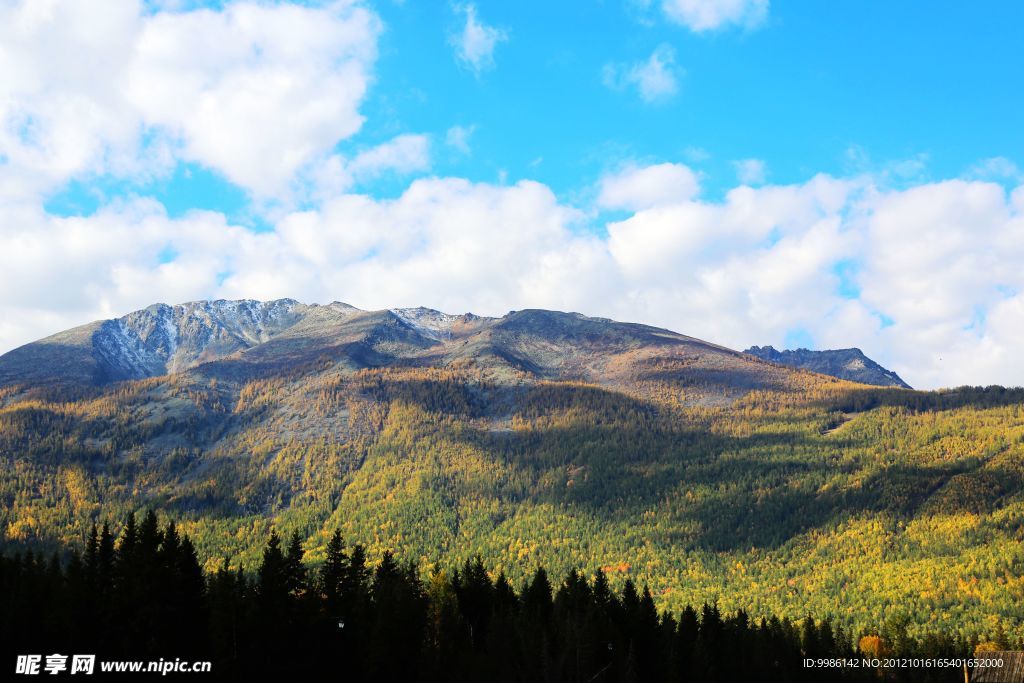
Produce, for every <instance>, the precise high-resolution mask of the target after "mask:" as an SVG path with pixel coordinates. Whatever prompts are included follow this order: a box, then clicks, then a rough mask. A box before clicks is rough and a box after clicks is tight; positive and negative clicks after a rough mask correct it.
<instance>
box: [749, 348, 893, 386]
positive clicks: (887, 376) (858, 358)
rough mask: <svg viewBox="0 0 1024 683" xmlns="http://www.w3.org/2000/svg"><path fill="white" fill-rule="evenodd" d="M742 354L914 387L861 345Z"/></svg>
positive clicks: (754, 350)
mask: <svg viewBox="0 0 1024 683" xmlns="http://www.w3.org/2000/svg"><path fill="white" fill-rule="evenodd" d="M743 353H746V354H749V355H751V356H755V357H757V358H760V359H762V360H766V361H770V362H772V363H780V364H782V365H786V366H789V367H793V368H802V369H804V370H810V371H812V372H818V373H821V374H823V375H831V376H832V377H838V378H839V379H846V380H850V381H851V382H859V383H861V384H871V385H874V386H880V387H899V388H901V389H912V388H913V387H911V386H910V385H909V384H907V383H906V382H904V381H903V379H902V378H901V377H900V376H899V375H897V374H896V373H895V372H893V371H892V370H888V369H886V368H884V367H882V366H881V365H879V364H878V363H876V362H875V361H873V360H871V359H870V358H868V357H867V356H866V355H864V352H863V351H861V350H860V349H858V348H849V349H822V350H820V351H812V350H810V349H804V348H800V349H793V350H789V349H787V350H783V351H779V350H777V349H776V348H775V347H774V346H770V345H769V346H751V347H750V348H749V349H747V350H746V351H744V352H743Z"/></svg>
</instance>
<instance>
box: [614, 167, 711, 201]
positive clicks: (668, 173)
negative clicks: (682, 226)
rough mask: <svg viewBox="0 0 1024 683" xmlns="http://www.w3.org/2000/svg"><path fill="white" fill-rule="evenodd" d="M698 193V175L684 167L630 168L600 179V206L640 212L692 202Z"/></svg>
mask: <svg viewBox="0 0 1024 683" xmlns="http://www.w3.org/2000/svg"><path fill="white" fill-rule="evenodd" d="M699 189H700V187H699V183H698V180H697V174H695V173H694V172H693V171H692V170H690V168H688V167H687V166H684V165H682V164H668V163H666V164H654V165H651V166H644V167H639V166H636V165H635V164H631V165H628V166H626V167H625V168H623V169H621V170H620V171H618V172H616V173H613V174H609V175H606V176H604V177H603V178H601V181H600V194H599V195H598V198H597V204H598V206H599V207H601V208H604V209H627V210H630V211H637V210H640V209H644V208H654V207H657V206H663V205H666V204H675V203H679V202H684V201H687V200H690V199H692V198H693V197H694V196H695V195H696V194H697V192H698V191H699Z"/></svg>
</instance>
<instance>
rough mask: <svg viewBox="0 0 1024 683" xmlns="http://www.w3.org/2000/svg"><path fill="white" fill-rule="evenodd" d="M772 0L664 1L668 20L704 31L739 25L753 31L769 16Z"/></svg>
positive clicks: (691, 28) (693, 29)
mask: <svg viewBox="0 0 1024 683" xmlns="http://www.w3.org/2000/svg"><path fill="white" fill-rule="evenodd" d="M768 3H769V0H664V1H663V2H662V9H663V10H664V11H665V14H666V15H667V16H668V18H669V19H670V20H672V21H674V22H675V23H677V24H681V25H683V26H686V27H687V28H689V29H690V30H692V31H696V32H702V31H710V30H714V29H717V28H722V27H724V26H728V25H730V24H736V25H739V26H743V27H746V28H753V27H755V26H757V25H759V24H761V23H762V22H763V21H764V20H765V18H766V17H767V16H768Z"/></svg>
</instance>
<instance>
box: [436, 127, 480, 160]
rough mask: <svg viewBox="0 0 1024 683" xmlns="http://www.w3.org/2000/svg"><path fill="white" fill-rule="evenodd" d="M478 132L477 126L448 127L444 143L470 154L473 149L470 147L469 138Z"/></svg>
mask: <svg viewBox="0 0 1024 683" xmlns="http://www.w3.org/2000/svg"><path fill="white" fill-rule="evenodd" d="M474 132H476V126H475V125H472V126H452V127H451V128H449V129H448V132H446V133H445V136H444V144H446V145H448V146H449V147H451V148H453V149H455V150H457V151H458V152H460V153H462V154H465V155H469V154H471V153H472V150H471V149H470V147H469V139H470V138H471V137H472V136H473V133H474Z"/></svg>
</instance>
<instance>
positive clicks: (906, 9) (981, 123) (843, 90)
mask: <svg viewBox="0 0 1024 683" xmlns="http://www.w3.org/2000/svg"><path fill="white" fill-rule="evenodd" d="M47 7H48V6H47V5H46V4H44V3H32V2H22V1H15V0H0V26H2V27H3V28H0V48H3V49H4V50H5V53H6V54H7V55H8V59H7V61H6V62H3V63H2V64H0V71H4V70H7V71H6V72H5V73H0V122H2V126H3V127H2V129H0V219H2V221H0V225H3V227H0V252H3V253H5V254H7V257H6V261H4V263H0V265H4V266H6V273H7V275H6V276H0V309H2V313H3V319H4V322H3V323H2V324H0V349H8V348H12V347H13V346H16V345H17V344H20V343H24V342H27V341H30V340H31V339H34V338H37V337H39V336H43V335H45V334H47V333H52V332H54V331H56V330H58V329H62V328H64V327H68V326H70V325H73V324H80V323H83V322H86V321H88V320H91V319H95V318H98V317H110V316H116V315H121V314H124V313H126V312H128V311H129V310H132V309H133V308H138V307H141V306H144V305H147V304H149V303H152V302H154V301H158V300H161V301H167V302H170V303H174V302H178V301H181V300H186V299H194V298H206V297H217V296H222V297H233V298H234V297H252V298H271V297H277V296H291V297H295V298H299V299H303V300H306V301H331V300H335V299H339V300H346V301H349V302H350V303H353V304H355V305H357V306H362V307H367V308H373V307H387V306H406V305H421V304H422V305H427V306H433V307H436V308H442V309H446V310H449V311H450V312H462V311H464V310H473V311H475V312H477V313H483V314H492V315H496V314H502V313H504V312H505V311H507V310H510V309H517V308H523V307H526V306H543V307H549V308H560V309H573V310H581V311H583V312H586V313H590V314H594V315H608V316H611V317H616V318H620V319H629V320H638V321H642V322H649V323H653V324H659V325H663V326H667V327H671V328H673V329H676V330H679V331H682V332H685V333H688V334H693V335H695V336H699V337H704V338H707V339H710V340H713V341H717V342H720V343H724V344H727V345H731V346H734V347H744V346H747V345H751V344H766V343H771V344H775V345H777V346H795V345H804V346H811V347H818V348H823V347H837V346H854V345H856V346H860V347H862V348H863V349H864V350H865V351H866V352H867V353H869V355H872V356H873V357H876V358H877V359H878V360H879V361H881V362H883V363H886V364H889V365H891V366H892V367H893V368H894V369H896V370H897V371H898V372H901V374H903V375H904V376H905V378H906V379H907V380H908V381H910V382H911V383H912V384H915V385H917V386H942V385H951V384H962V383H972V384H978V383H989V382H999V383H1004V384H1020V383H1024V362H1022V361H1020V360H1018V359H1017V358H1016V356H1017V355H1018V354H1016V353H1015V352H1014V348H1015V345H1016V339H1017V338H1019V334H1020V333H1022V332H1024V295H1022V294H1021V292H1024V279H1022V276H1021V274H1020V273H1019V272H1018V271H1019V270H1020V269H1019V268H1018V267H1017V264H1018V263H1019V262H1020V259H1021V258H1024V219H1022V218H1021V213H1022V210H1024V189H1021V187H1022V182H1024V180H1022V179H1024V174H1022V172H1021V170H1020V166H1021V165H1024V135H1021V134H1020V130H1019V119H1020V112H1021V111H1022V109H1024V107H1022V104H1024V102H1022V100H1024V94H1022V89H1021V88H1020V87H1019V81H1020V76H1021V74H1022V73H1024V70H1022V67H1024V56H1022V51H1021V50H1020V48H1019V27H1020V26H1021V25H1022V20H1024V5H1021V4H1020V3H1013V2H1002V3H1000V2H992V3H986V4H985V5H984V6H983V7H980V6H978V7H976V6H966V5H964V4H963V3H953V2H933V3H928V5H927V7H926V8H925V7H924V6H922V5H921V4H920V3H891V2H889V3H883V2H856V3H854V2H834V3H822V2H785V1H783V0H774V1H772V2H770V3H769V2H768V0H604V1H603V2H564V3H539V2H529V1H524V2H518V3H506V2H501V3H499V2H489V1H487V0H478V1H477V2H475V3H451V2H448V3H446V2H437V3H422V2H411V1H406V2H396V1H394V0H384V1H381V2H349V1H348V0H343V1H341V2H285V1H282V2H217V3H208V4H205V5H204V4H203V3H197V2H175V1H173V0H170V1H168V0H163V1H156V0H154V1H152V2H147V3H140V2H136V1H135V0H110V2H109V3H105V4H104V6H103V10H102V11H101V12H97V10H96V7H97V6H96V5H95V4H92V3H89V2H85V1H84V0H56V1H55V3H53V4H52V5H50V6H49V7H50V9H49V10H47ZM2 278H6V280H4V279H2ZM26 285H28V289H29V291H30V293H28V294H26Z"/></svg>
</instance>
